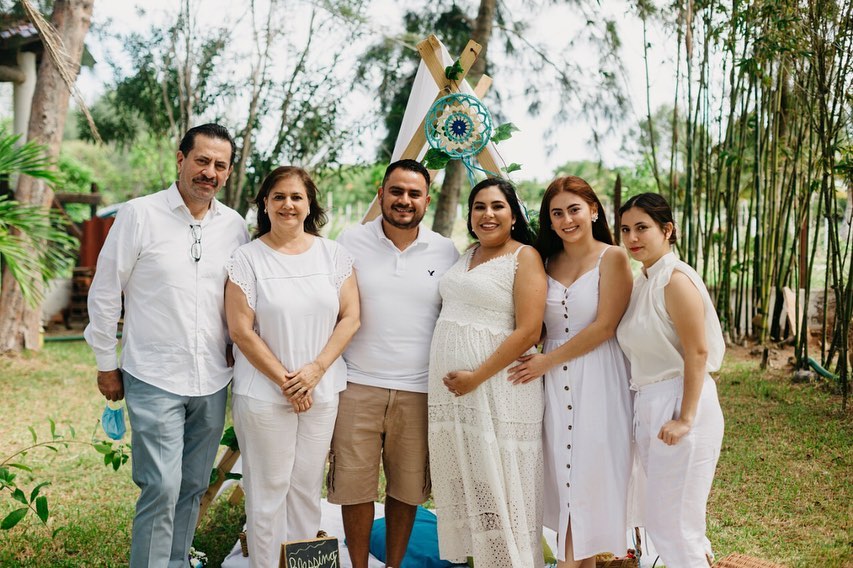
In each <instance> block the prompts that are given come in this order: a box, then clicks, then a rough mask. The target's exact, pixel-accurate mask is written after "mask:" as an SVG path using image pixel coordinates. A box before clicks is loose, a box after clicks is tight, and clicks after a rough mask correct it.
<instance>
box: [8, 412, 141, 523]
mask: <svg viewBox="0 0 853 568" xmlns="http://www.w3.org/2000/svg"><path fill="white" fill-rule="evenodd" d="M48 422H49V423H50V439H49V440H44V441H41V442H39V440H38V435H37V434H36V431H35V429H34V428H33V427H32V426H29V427H28V429H29V431H30V434H31V435H32V437H33V443H32V444H30V445H29V446H27V447H25V448H22V449H20V450H18V451H16V452H14V453H12V454H10V455H9V456H7V457H5V458H4V459H3V460H2V461H0V493H3V492H8V493H6V494H7V495H8V497H9V498H10V499H12V500H13V501H17V502H18V503H20V504H21V505H22V506H21V507H18V508H17V509H14V510H13V511H12V512H10V513H9V514H7V515H6V516H5V517H4V518H3V520H2V521H0V530H9V529H11V528H13V527H15V526H16V525H17V524H18V523H20V522H21V521H22V520H23V519H24V517H26V516H27V514H28V513H34V514H35V515H36V516H37V517H38V518H39V520H40V521H41V522H42V523H43V524H45V525H46V524H47V520H48V518H50V506H49V504H48V500H47V496H45V495H42V494H41V490H42V489H43V488H45V487H47V486H48V485H50V482H49V481H41V482H38V483H36V485H35V486H34V487H33V488H32V489H30V490H29V491H28V492H27V491H25V490H24V488H23V487H21V486H20V485H19V481H18V474H17V473H15V471H14V470H16V469H17V470H20V471H25V472H27V473H29V474H32V473H33V468H31V467H30V466H28V465H26V463H24V462H23V461H22V460H23V459H25V458H26V456H27V454H28V453H29V452H30V451H32V450H35V449H37V448H45V449H47V450H50V451H53V452H59V449H60V448H67V447H68V446H69V445H71V444H83V445H89V446H92V447H93V448H94V449H95V451H97V452H98V453H100V454H103V456H104V464H105V465H107V466H111V467H112V468H113V470H115V471H118V469H119V468H120V467H121V466H122V465H124V464H125V463H127V460H128V459H129V458H130V453H129V451H130V445H129V444H116V445H115V446H114V445H113V442H110V441H95V440H94V436H93V440H92V441H91V442H84V441H81V440H75V439H74V438H75V436H76V432H75V431H74V428H73V427H72V426H70V425H69V427H68V433H67V435H66V434H62V433H60V432H57V429H56V422H55V421H54V420H52V419H50V420H48ZM95 428H96V429H97V425H96V426H95Z"/></svg>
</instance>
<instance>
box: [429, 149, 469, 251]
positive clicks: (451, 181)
mask: <svg viewBox="0 0 853 568" xmlns="http://www.w3.org/2000/svg"><path fill="white" fill-rule="evenodd" d="M465 179H466V176H465V166H463V165H462V162H460V161H458V160H452V161H450V162H449V163H448V164H447V167H446V168H444V182H442V184H441V193H440V194H439V196H438V203H437V204H436V206H435V218H434V219H433V221H432V230H433V231H435V232H436V233H440V234H442V235H444V236H445V237H449V236H450V235H451V234H452V233H453V225H454V224H456V206H457V205H458V204H459V189H460V188H461V187H462V184H463V183H464V182H465Z"/></svg>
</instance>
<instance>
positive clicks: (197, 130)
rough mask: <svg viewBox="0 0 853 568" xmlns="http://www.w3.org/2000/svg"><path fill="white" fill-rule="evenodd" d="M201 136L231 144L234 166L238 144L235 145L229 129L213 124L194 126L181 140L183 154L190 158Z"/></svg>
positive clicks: (180, 147)
mask: <svg viewBox="0 0 853 568" xmlns="http://www.w3.org/2000/svg"><path fill="white" fill-rule="evenodd" d="M199 134H201V135H202V136H207V137H208V138H218V139H220V140H227V141H228V143H229V144H231V160H230V161H231V165H232V166H233V165H234V155H235V154H236V153H237V144H235V143H234V139H233V138H232V137H231V133H230V132H228V129H227V128H225V127H224V126H220V125H218V124H214V123H212V122H209V123H207V124H201V125H199V126H193V127H192V128H190V129H189V130H187V133H186V134H184V137H183V138H182V139H181V144H180V145H179V146H178V150H180V151H181V154H183V155H184V156H188V155H189V153H190V152H192V149H193V146H195V137H196V136H198V135H199Z"/></svg>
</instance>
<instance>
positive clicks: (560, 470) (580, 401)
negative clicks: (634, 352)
mask: <svg viewBox="0 0 853 568" xmlns="http://www.w3.org/2000/svg"><path fill="white" fill-rule="evenodd" d="M539 219H540V223H541V224H540V228H539V235H538V237H537V240H536V248H537V249H538V250H539V253H540V254H541V255H542V258H543V259H544V261H545V263H546V271H547V273H548V299H547V305H546V309H545V328H546V334H545V345H544V350H543V353H542V354H534V355H527V356H525V357H522V358H521V364H519V365H517V366H515V367H513V368H511V369H510V372H511V373H512V374H511V375H510V380H512V381H514V382H524V381H528V380H531V379H532V378H534V377H539V376H541V375H543V374H544V375H545V428H544V429H545V433H544V437H545V439H544V448H545V525H546V526H548V527H550V528H552V529H554V530H556V531H557V535H558V539H559V546H558V550H557V555H558V560H559V563H558V566H559V567H560V568H569V567H571V568H588V567H589V568H594V567H595V555H596V554H599V553H604V552H612V553H614V554H616V555H621V554H624V553H625V550H626V548H627V546H626V545H627V542H626V533H627V528H628V527H627V525H626V522H627V520H626V519H627V514H626V508H627V495H628V482H629V479H630V475H631V455H632V454H631V393H630V390H629V384H628V369H627V364H626V360H625V356H624V355H623V353H622V350H621V349H620V348H619V344H618V343H617V342H616V337H615V335H616V326H617V325H618V324H619V320H620V319H621V318H622V314H624V313H625V309H626V308H627V307H628V300H629V299H630V297H631V279H632V276H631V269H630V267H629V266H628V255H627V254H626V253H625V251H624V250H622V249H621V248H618V247H614V246H611V245H612V244H613V237H612V235H611V234H610V229H609V227H608V225H607V218H606V216H605V213H604V210H603V209H602V207H601V202H600V201H599V199H598V197H597V196H596V195H595V192H594V191H593V190H592V188H591V187H590V186H589V184H588V183H587V182H585V181H584V180H583V179H581V178H579V177H575V176H566V177H560V178H557V179H555V180H554V181H553V182H552V183H551V185H550V186H549V187H548V189H547V191H546V192H545V195H544V197H543V198H542V207H541V211H540V213H539Z"/></svg>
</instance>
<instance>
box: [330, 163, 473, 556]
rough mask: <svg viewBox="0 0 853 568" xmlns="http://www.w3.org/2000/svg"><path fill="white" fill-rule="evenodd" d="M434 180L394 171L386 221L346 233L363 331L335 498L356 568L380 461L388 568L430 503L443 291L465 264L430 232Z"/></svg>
mask: <svg viewBox="0 0 853 568" xmlns="http://www.w3.org/2000/svg"><path fill="white" fill-rule="evenodd" d="M429 182H430V179H429V172H427V170H426V169H425V168H424V167H423V166H422V165H421V164H420V163H419V162H416V161H414V160H400V161H398V162H394V163H393V164H391V165H389V166H388V169H387V170H386V171H385V178H384V179H383V181H382V187H381V188H379V203H380V205H381V208H382V216H381V217H379V218H377V219H376V220H374V221H372V222H369V223H366V224H364V225H361V226H358V227H354V228H352V229H350V230H348V231H346V232H344V233H343V234H342V235H341V236H340V238H339V239H338V242H339V243H341V244H342V245H343V246H344V247H346V249H347V250H348V251H349V252H350V253H351V254H352V255H353V257H354V258H355V269H356V273H357V276H358V286H359V295H360V297H361V328H360V329H359V331H358V332H357V333H356V334H355V337H354V338H353V340H352V342H351V343H350V345H349V347H348V348H347V350H346V352H345V353H344V359H345V360H346V363H347V370H348V383H347V389H346V390H345V391H343V392H342V393H341V397H340V404H339V407H338V419H337V423H336V425H335V433H334V436H333V438H332V449H331V452H330V458H329V461H330V468H329V478H328V490H329V493H328V499H329V501H330V502H332V503H337V504H339V505H342V511H343V521H344V530H345V532H346V538H347V548H348V549H349V553H350V558H351V560H352V565H353V568H366V567H367V564H368V557H369V545H370V530H371V528H372V526H373V515H374V511H373V503H374V501H375V500H376V499H377V498H378V497H379V492H378V478H379V462H380V458H381V460H382V463H383V468H384V472H385V479H386V489H385V495H386V499H385V516H386V527H387V530H388V534H387V541H386V561H385V564H386V566H394V567H399V566H400V565H401V564H402V562H403V556H404V555H405V553H406V547H407V546H408V543H409V535H410V534H411V531H412V525H413V523H414V520H415V512H416V511H417V506H418V505H419V504H421V503H423V502H424V501H426V500H427V499H428V498H429V493H430V489H431V484H430V478H429V456H428V453H427V382H428V367H429V347H430V342H431V341H432V333H433V330H434V328H435V321H436V319H438V313H439V310H440V309H441V296H440V295H439V293H438V282H439V280H440V279H441V277H442V275H443V274H444V273H445V272H446V271H447V269H448V268H450V267H451V266H452V265H453V263H454V262H456V260H457V259H458V258H459V252H458V251H457V250H456V248H455V247H454V246H453V243H452V242H451V241H450V239H448V238H445V237H442V236H441V235H439V234H437V233H435V232H433V231H430V230H429V229H427V228H425V227H420V222H421V220H422V219H423V216H424V213H425V212H426V208H427V205H429V201H430V198H429Z"/></svg>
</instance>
